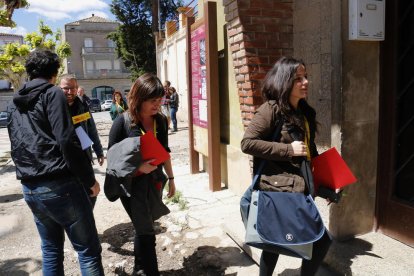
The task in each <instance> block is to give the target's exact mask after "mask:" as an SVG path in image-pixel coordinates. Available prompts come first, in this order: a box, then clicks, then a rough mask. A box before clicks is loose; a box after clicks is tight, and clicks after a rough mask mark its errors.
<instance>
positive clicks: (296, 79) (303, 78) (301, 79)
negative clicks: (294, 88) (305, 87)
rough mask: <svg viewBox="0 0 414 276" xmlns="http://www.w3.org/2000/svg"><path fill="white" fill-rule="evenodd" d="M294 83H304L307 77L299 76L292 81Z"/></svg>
mask: <svg viewBox="0 0 414 276" xmlns="http://www.w3.org/2000/svg"><path fill="white" fill-rule="evenodd" d="M293 81H294V82H300V83H302V84H303V83H305V81H308V76H301V77H297V78H294V79H293Z"/></svg>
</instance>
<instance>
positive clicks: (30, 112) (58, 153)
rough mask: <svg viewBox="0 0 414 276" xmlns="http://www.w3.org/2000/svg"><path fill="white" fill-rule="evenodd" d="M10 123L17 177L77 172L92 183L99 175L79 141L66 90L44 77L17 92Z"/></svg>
mask: <svg viewBox="0 0 414 276" xmlns="http://www.w3.org/2000/svg"><path fill="white" fill-rule="evenodd" d="M8 110H9V111H10V121H9V124H8V131H9V137H10V141H11V156H12V159H13V161H14V163H15V165H16V174H17V179H22V180H25V181H30V180H35V179H38V178H43V177H47V178H49V177H58V176H65V175H69V174H73V175H75V176H76V177H78V178H79V180H80V181H81V182H82V183H83V184H84V185H85V186H86V187H92V186H93V185H94V183H95V176H94V173H93V169H92V166H91V164H90V163H89V161H88V158H87V156H86V154H85V152H84V151H83V150H82V148H81V147H80V145H79V143H77V142H75V141H76V139H75V138H76V136H75V135H76V134H75V131H74V128H73V124H72V121H71V117H70V115H69V111H68V108H67V102H66V99H65V96H64V94H63V92H62V90H61V89H60V88H58V87H55V86H54V85H52V84H50V83H49V82H48V81H47V80H44V79H34V80H32V81H29V82H27V83H26V84H25V85H24V86H23V88H21V89H20V91H19V92H18V93H17V94H16V95H14V97H13V103H11V104H10V106H9V109H8Z"/></svg>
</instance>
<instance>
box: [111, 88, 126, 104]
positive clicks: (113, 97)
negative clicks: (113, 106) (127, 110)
mask: <svg viewBox="0 0 414 276" xmlns="http://www.w3.org/2000/svg"><path fill="white" fill-rule="evenodd" d="M116 95H119V96H120V97H121V104H124V97H122V93H121V92H119V91H115V92H114V94H112V102H113V103H116V100H115V96H116Z"/></svg>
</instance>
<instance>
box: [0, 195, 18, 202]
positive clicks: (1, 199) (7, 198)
mask: <svg viewBox="0 0 414 276" xmlns="http://www.w3.org/2000/svg"><path fill="white" fill-rule="evenodd" d="M22 198H23V195H22V194H11V195H2V196H0V203H7V202H13V201H17V200H20V199H22Z"/></svg>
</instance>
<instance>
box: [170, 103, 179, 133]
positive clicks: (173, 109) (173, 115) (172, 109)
mask: <svg viewBox="0 0 414 276" xmlns="http://www.w3.org/2000/svg"><path fill="white" fill-rule="evenodd" d="M177 110H178V108H176V107H170V112H171V121H172V123H173V129H174V131H177Z"/></svg>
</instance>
